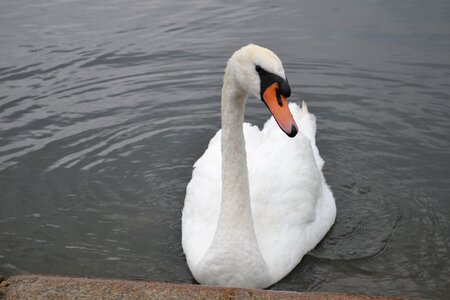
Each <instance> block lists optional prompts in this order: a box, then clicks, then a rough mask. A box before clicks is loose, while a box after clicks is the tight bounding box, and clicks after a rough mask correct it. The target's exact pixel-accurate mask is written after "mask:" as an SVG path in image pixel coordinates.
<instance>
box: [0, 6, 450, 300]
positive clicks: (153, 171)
mask: <svg viewBox="0 0 450 300" xmlns="http://www.w3.org/2000/svg"><path fill="white" fill-rule="evenodd" d="M26 2H28V3H26ZM26 2H20V3H19V2H11V3H6V2H5V3H1V4H0V10H1V11H2V12H3V13H2V15H1V16H0V25H1V26H0V41H1V43H0V55H1V57H2V59H1V60H0V130H1V139H0V195H1V200H0V274H4V275H12V274H19V273H28V272H31V273H51V274H66V275H86V276H100V277H116V278H128V279H145V280H148V279H152V280H160V281H171V282H192V281H193V279H192V277H191V275H190V273H189V270H188V269H187V266H186V263H185V260H184V256H183V253H182V249H181V245H180V238H181V237H180V218H181V208H182V206H183V200H184V193H185V187H186V184H187V182H188V181H189V179H190V176H191V170H192V165H193V163H194V162H195V160H196V159H197V158H198V157H199V156H200V155H201V154H202V153H203V151H204V150H205V148H206V146H207V144H208V141H209V139H210V138H211V137H212V136H213V135H214V133H215V132H216V130H218V128H219V125H220V122H219V117H220V116H219V112H220V107H219V105H220V103H219V96H220V88H221V80H222V73H223V69H224V66H225V62H226V60H227V59H228V57H229V56H230V55H231V54H232V52H233V51H234V50H236V49H237V48H238V47H240V46H242V45H244V44H246V43H249V42H255V43H259V44H262V45H264V46H266V47H269V48H271V49H273V50H274V51H276V52H277V53H278V54H279V55H280V56H281V58H282V59H283V60H284V63H285V69H286V73H287V76H288V78H289V82H290V84H291V88H292V90H293V95H292V97H291V100H292V101H300V100H302V99H305V100H306V101H307V102H308V106H309V107H310V110H311V111H312V112H313V113H315V114H316V115H317V117H318V130H319V132H318V140H317V142H318V144H319V149H320V150H321V155H322V156H323V158H324V159H325V161H326V165H325V176H326V178H327V179H328V183H329V184H330V185H331V187H332V189H333V191H334V193H335V198H336V199H337V206H338V215H337V220H336V224H335V225H334V227H333V228H332V230H331V231H330V233H329V234H328V235H327V236H326V238H325V239H324V240H323V241H322V242H321V244H319V246H318V247H317V248H316V249H315V250H313V251H312V252H311V253H310V254H308V255H307V256H305V258H304V260H303V261H302V263H301V264H300V265H299V266H298V267H297V268H296V269H295V270H294V271H293V272H292V273H291V274H289V275H288V276H287V277H286V278H285V279H283V280H282V281H281V282H279V283H278V284H276V285H274V286H273V289H286V290H296V291H307V290H310V291H335V292H352V293H369V294H379V295H387V296H406V297H424V298H445V296H446V295H447V294H446V291H447V289H448V287H447V285H448V283H449V282H450V265H449V263H448V255H449V249H450V238H449V236H450V234H449V233H450V228H449V227H450V225H449V224H450V217H449V215H450V214H449V208H450V206H449V203H448V201H447V199H448V194H449V192H450V186H449V179H450V173H449V171H448V164H449V152H448V148H449V146H450V141H449V139H448V132H450V123H449V116H450V104H449V103H450V102H449V101H448V100H449V98H450V92H449V91H450V84H449V83H448V78H449V77H450V59H449V56H448V53H450V52H449V51H450V5H449V4H448V3H447V2H445V1H434V2H433V4H432V5H431V4H429V5H424V4H423V3H420V2H411V1H396V2H394V3H391V2H388V1H372V2H369V3H361V2H360V1H356V0H355V1H351V0H346V1H343V2H342V1H341V2H339V3H327V2H322V1H300V2H298V1H292V2H291V3H284V4H276V3H273V2H267V1H262V2H261V1H245V3H234V4H233V3H228V2H229V1H225V3H222V2H220V1H193V2H192V3H190V5H186V4H185V2H183V1H179V2H173V1H172V2H168V3H158V2H155V3H153V2H152V3H149V2H148V1H138V0H133V1H128V2H127V3H123V2H120V1H107V0H103V1H97V2H96V3H95V4H87V3H81V2H68V1H45V2H42V1H38V2H36V1H26ZM232 4H233V5H232ZM268 117H269V114H268V112H267V110H266V108H265V107H264V106H263V105H261V103H260V101H258V100H256V99H252V100H250V101H249V103H248V105H247V115H246V119H247V120H248V121H250V122H252V123H255V124H258V125H260V126H261V125H262V124H263V122H264V121H265V120H266V119H267V118H268Z"/></svg>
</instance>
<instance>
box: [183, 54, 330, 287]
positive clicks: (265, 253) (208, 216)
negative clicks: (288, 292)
mask: <svg viewBox="0 0 450 300" xmlns="http://www.w3.org/2000/svg"><path fill="white" fill-rule="evenodd" d="M255 65H257V66H261V67H262V68H263V69H264V70H267V71H268V72H269V73H270V74H272V75H273V74H275V77H273V76H272V77H271V78H276V80H278V82H279V85H278V88H280V89H283V88H284V89H285V90H286V87H285V86H282V85H283V83H282V82H280V81H283V80H285V75H284V70H283V68H282V65H281V61H279V59H278V57H276V55H275V54H273V53H272V52H271V51H270V50H267V49H265V48H261V47H259V46H255V45H249V46H246V47H244V48H242V49H241V50H239V51H237V52H236V53H235V54H234V55H233V56H232V57H231V58H230V61H229V62H228V65H227V68H226V71H225V76H224V86H223V89H222V130H220V131H218V132H217V134H216V135H215V136H214V137H213V139H212V140H211V141H210V143H209V146H208V149H207V150H206V152H205V153H204V154H203V156H202V157H200V159H199V160H198V161H197V162H196V163H195V165H194V171H193V174H192V180H191V181H190V183H189V185H188V187H187V192H186V199H185V205H184V209H183V220H182V244H183V249H184V252H185V254H186V258H187V262H188V265H189V268H190V270H191V271H192V274H193V275H194V277H195V278H196V279H197V281H199V282H200V283H202V284H210V285H221V286H233V287H257V288H264V287H267V286H269V285H271V284H273V283H275V282H277V281H278V280H280V279H281V278H283V277H284V276H285V275H286V274H288V273H289V272H290V271H291V270H292V269H293V268H294V267H295V266H296V265H297V264H298V263H299V262H300V260H301V259H302V257H303V255H305V253H307V252H308V251H309V250H311V249H312V248H314V247H315V246H316V244H317V243H318V242H319V241H320V240H321V239H322V238H323V236H324V235H325V234H326V232H327V231H328V230H329V228H330V227H331V225H332V224H333V222H334V220H335V216H336V206H335V202H334V198H333V196H332V193H331V191H330V189H329V188H328V186H327V184H326V183H325V180H324V177H323V175H322V171H321V169H322V166H323V160H322V159H321V158H320V156H319V152H318V150H317V147H316V145H315V133H316V124H315V117H314V116H313V115H312V114H309V113H308V111H307V108H306V105H303V107H302V108H300V107H299V106H298V105H296V104H291V105H289V108H290V110H291V112H292V116H293V118H294V119H295V122H294V120H289V121H286V120H283V119H282V120H278V119H277V121H278V124H279V126H280V127H281V128H282V129H283V131H285V132H286V133H287V134H288V135H290V136H293V135H296V133H297V131H298V134H297V135H296V136H295V137H293V138H289V137H288V136H286V134H284V133H283V132H282V131H281V130H280V127H279V126H278V125H277V122H276V121H275V120H274V118H273V117H272V118H270V120H269V121H267V123H266V124H265V125H264V128H263V130H262V131H260V130H259V129H258V128H257V127H255V126H251V125H249V124H247V123H244V124H243V116H244V108H245V102H246V99H247V94H248V92H251V93H253V94H256V95H258V94H259V93H260V94H261V95H263V92H264V91H262V92H261V91H259V90H257V89H259V88H260V87H261V88H262V87H263V81H266V79H267V76H266V75H264V76H266V77H265V78H263V77H262V76H261V72H260V71H258V72H259V75H260V77H261V79H260V78H259V77H258V76H257V74H256V75H254V74H252V73H251V72H252V71H251V69H253V70H254V68H255ZM260 69H261V68H260ZM255 73H257V72H255ZM277 76H279V77H277ZM280 78H281V79H280ZM269 84H270V83H269ZM285 84H287V81H286V82H285ZM255 85H256V87H255ZM287 88H288V89H289V87H288V86H287ZM267 90H269V88H267ZM285 90H282V93H283V92H284V91H285ZM277 92H278V91H277ZM287 94H290V90H289V91H288V93H287ZM287 96H289V95H287ZM277 97H278V101H279V102H278V103H279V106H280V107H281V108H282V109H287V102H285V98H284V94H283V97H281V98H282V99H283V101H284V102H283V103H285V106H283V104H282V103H280V102H281V100H280V97H279V95H278V96H277ZM263 98H264V101H265V102H266V104H267V103H268V101H269V100H268V99H266V94H264V96H263ZM275 102H276V100H275ZM267 105H268V107H269V109H270V110H271V111H272V112H273V113H274V115H275V116H279V114H282V113H284V112H281V113H279V112H276V111H275V110H274V109H279V108H280V107H278V108H277V107H275V108H274V106H273V104H270V105H269V104H267ZM275 106H276V105H275ZM288 111H289V110H288ZM289 115H290V114H289ZM286 116H287V115H286V114H285V115H284V116H282V117H286ZM286 118H288V117H286ZM291 119H292V117H291ZM295 123H296V124H298V125H297V126H295V128H294V125H295ZM291 126H292V128H291Z"/></svg>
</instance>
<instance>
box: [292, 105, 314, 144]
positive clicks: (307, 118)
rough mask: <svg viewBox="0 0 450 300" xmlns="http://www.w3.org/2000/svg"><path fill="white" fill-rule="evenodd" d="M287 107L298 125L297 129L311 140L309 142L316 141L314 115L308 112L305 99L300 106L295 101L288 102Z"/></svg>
mask: <svg viewBox="0 0 450 300" xmlns="http://www.w3.org/2000/svg"><path fill="white" fill-rule="evenodd" d="M289 109H290V111H291V113H292V116H293V117H294V119H295V122H296V123H297V125H298V127H299V128H298V129H299V130H300V131H301V132H302V133H303V134H304V135H305V136H306V137H307V138H308V139H309V140H310V141H311V143H313V144H315V143H316V130H317V127H316V117H315V116H314V115H313V114H310V113H309V111H308V107H307V106H306V103H305V101H303V103H302V106H301V107H300V106H299V105H298V104H296V103H290V104H289Z"/></svg>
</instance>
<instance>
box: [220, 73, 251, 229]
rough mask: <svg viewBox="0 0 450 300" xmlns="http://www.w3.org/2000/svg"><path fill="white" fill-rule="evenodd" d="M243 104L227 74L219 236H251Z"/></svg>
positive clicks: (244, 95) (244, 96) (243, 96)
mask: <svg viewBox="0 0 450 300" xmlns="http://www.w3.org/2000/svg"><path fill="white" fill-rule="evenodd" d="M246 101H247V93H246V92H245V91H243V90H242V89H241V88H240V87H238V86H236V84H235V83H234V81H233V80H232V78H231V76H230V75H229V74H228V72H226V73H225V77H224V83H223V88H222V113H221V115H222V143H221V144H222V202H221V208H220V218H219V226H220V228H218V233H219V229H220V230H221V231H223V230H225V231H228V230H231V231H234V230H235V229H236V228H241V230H242V231H243V232H242V233H243V234H245V235H253V236H254V229H253V217H252V212H251V207H250V191H249V183H248V170H247V155H246V152H245V139H244V132H243V129H242V123H243V122H244V111H245V102H246ZM216 234H217V233H216Z"/></svg>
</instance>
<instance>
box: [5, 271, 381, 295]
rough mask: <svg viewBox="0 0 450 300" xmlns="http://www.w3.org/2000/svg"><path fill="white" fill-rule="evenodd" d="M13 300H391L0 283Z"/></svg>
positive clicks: (184, 287)
mask: <svg viewBox="0 0 450 300" xmlns="http://www.w3.org/2000/svg"><path fill="white" fill-rule="evenodd" d="M13 299H21V300H22V299H23V300H26V299H38V300H39V299H46V300H47V299H48V300H52V299H58V300H59V299H212V300H215V299H292V300H294V299H299V300H306V299H308V300H317V299H320V300H324V299H327V300H338V299H339V300H342V299H352V300H369V299H379V300H381V299H388V298H383V297H373V296H358V295H348V294H332V293H298V292H284V291H268V290H257V289H240V288H221V287H209V286H202V285H193V284H172V283H161V282H141V281H126V280H112V279H89V278H72V277H61V276H44V275H18V276H13V277H11V278H9V279H8V280H4V281H3V282H0V300H13Z"/></svg>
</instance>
